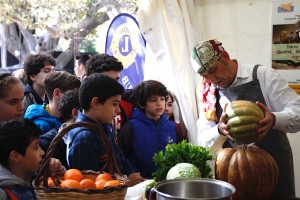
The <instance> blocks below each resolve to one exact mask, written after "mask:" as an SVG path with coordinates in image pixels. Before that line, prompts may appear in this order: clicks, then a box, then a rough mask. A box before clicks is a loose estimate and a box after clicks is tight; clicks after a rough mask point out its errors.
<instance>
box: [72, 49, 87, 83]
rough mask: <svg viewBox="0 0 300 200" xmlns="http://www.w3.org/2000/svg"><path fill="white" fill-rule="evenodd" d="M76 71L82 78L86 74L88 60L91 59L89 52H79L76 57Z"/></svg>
mask: <svg viewBox="0 0 300 200" xmlns="http://www.w3.org/2000/svg"><path fill="white" fill-rule="evenodd" d="M75 59H76V60H75V67H74V73H75V75H76V76H77V77H79V78H80V80H82V79H83V78H84V77H85V75H86V62H87V61H88V59H90V55H89V54H79V55H77V56H76V58H75Z"/></svg>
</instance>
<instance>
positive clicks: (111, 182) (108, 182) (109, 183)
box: [104, 180, 121, 187]
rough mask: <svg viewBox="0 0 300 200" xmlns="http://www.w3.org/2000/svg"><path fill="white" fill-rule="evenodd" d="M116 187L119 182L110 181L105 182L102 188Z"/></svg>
mask: <svg viewBox="0 0 300 200" xmlns="http://www.w3.org/2000/svg"><path fill="white" fill-rule="evenodd" d="M118 185H121V182H120V181H118V180H110V181H107V182H106V183H105V185H104V187H108V186H111V187H116V186H118Z"/></svg>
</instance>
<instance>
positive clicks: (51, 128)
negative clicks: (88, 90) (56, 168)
mask: <svg viewBox="0 0 300 200" xmlns="http://www.w3.org/2000/svg"><path fill="white" fill-rule="evenodd" d="M79 86H80V80H79V79H78V78H77V77H76V76H75V75H72V74H70V73H68V72H65V71H59V72H53V73H51V74H48V75H47V76H46V77H45V79H44V87H45V91H46V94H47V96H48V98H49V104H46V103H45V104H43V105H38V104H33V105H30V106H29V107H28V108H27V110H26V112H25V115H24V117H25V118H28V119H30V120H32V121H33V122H34V123H35V124H37V125H38V126H39V127H40V129H41V130H42V132H43V133H44V134H43V135H42V136H40V145H41V147H42V149H43V150H44V151H47V150H48V147H49V145H50V143H51V141H52V139H53V138H54V137H55V135H56V134H57V132H58V129H59V128H60V126H61V125H62V123H63V122H64V121H63V119H61V112H60V110H59V104H60V101H61V98H62V97H63V96H64V93H65V92H67V91H68V90H72V89H74V88H79ZM60 147H61V148H60ZM53 157H55V158H58V159H60V160H61V162H62V164H63V165H64V166H67V163H66V157H65V148H64V142H63V141H61V142H60V143H59V147H58V148H57V149H56V151H55V154H54V156H53Z"/></svg>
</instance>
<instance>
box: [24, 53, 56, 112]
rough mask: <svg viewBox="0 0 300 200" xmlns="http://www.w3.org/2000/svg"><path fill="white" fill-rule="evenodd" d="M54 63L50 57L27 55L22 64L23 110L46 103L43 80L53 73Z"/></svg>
mask: <svg viewBox="0 0 300 200" xmlns="http://www.w3.org/2000/svg"><path fill="white" fill-rule="evenodd" d="M55 65H56V61H55V59H54V58H53V57H52V56H48V55H44V54H36V55H29V56H28V57H27V58H26V60H25V62H24V76H25V77H24V79H25V83H26V85H25V86H24V99H23V104H24V106H25V109H27V107H28V106H29V105H31V104H40V105H42V104H43V102H44V101H45V102H47V98H46V96H45V89H44V86H43V79H44V77H45V76H46V75H47V74H48V73H52V72H53V71H54V66H55Z"/></svg>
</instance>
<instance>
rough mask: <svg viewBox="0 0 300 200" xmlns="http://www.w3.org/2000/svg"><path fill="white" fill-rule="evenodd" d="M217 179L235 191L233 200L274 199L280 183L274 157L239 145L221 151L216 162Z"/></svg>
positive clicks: (255, 148)
mask: <svg viewBox="0 0 300 200" xmlns="http://www.w3.org/2000/svg"><path fill="white" fill-rule="evenodd" d="M215 175H216V179H219V180H222V181H226V182H228V183H231V184H232V185H233V186H234V187H235V188H236V193H235V194H234V196H233V199H238V200H243V199H256V200H260V199H264V200H265V199H271V196H272V194H273V192H274V191H275V189H276V186H277V181H278V167H277V164H276V162H275V160H274V159H273V157H272V156H271V155H270V154H269V153H268V152H266V151H265V150H263V149H261V148H259V147H257V146H255V145H254V144H249V145H238V146H236V147H234V148H225V149H222V150H221V151H220V152H219V154H218V156H217V159H216V167H215Z"/></svg>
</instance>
